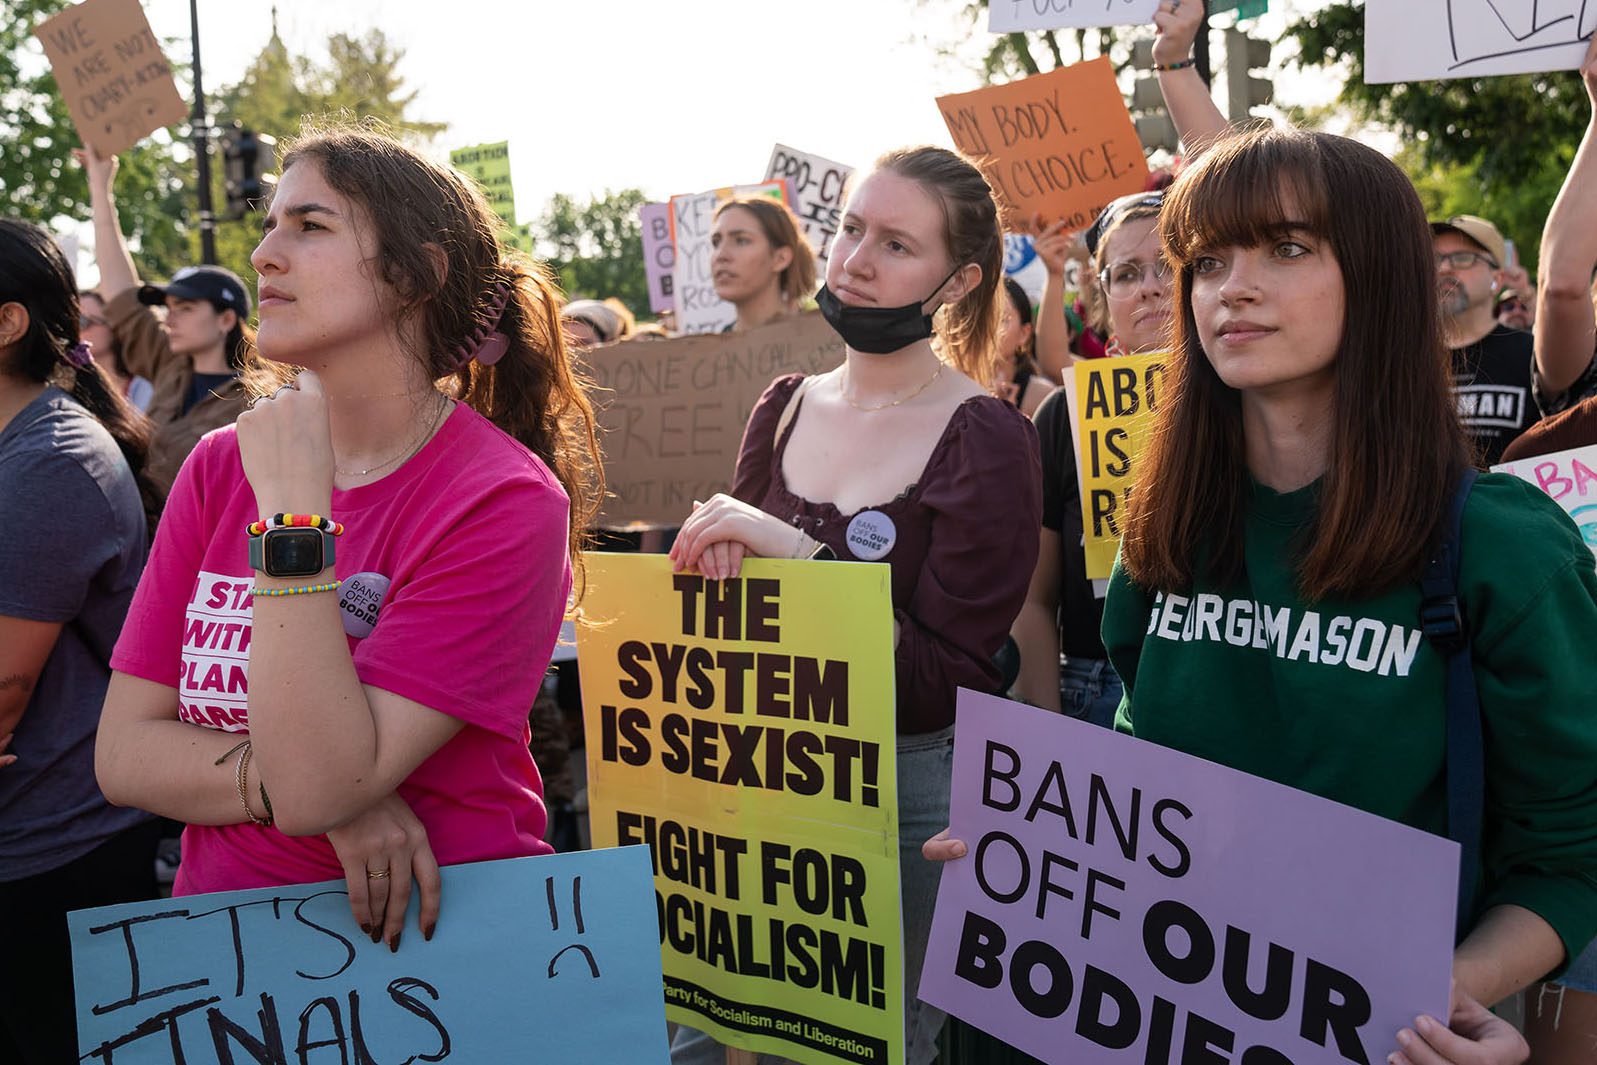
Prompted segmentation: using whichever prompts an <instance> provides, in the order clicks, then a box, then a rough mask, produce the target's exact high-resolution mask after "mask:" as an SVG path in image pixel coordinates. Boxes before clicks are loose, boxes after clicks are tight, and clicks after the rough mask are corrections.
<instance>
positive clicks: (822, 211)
mask: <svg viewBox="0 0 1597 1065" xmlns="http://www.w3.org/2000/svg"><path fill="white" fill-rule="evenodd" d="M853 172H854V168H853V167H851V166H844V165H843V164H842V163H834V162H832V160H830V159H826V158H823V157H822V156H819V155H811V154H809V153H808V152H801V151H799V150H798V149H797V148H789V147H788V146H787V145H785V144H778V145H777V146H776V147H775V148H774V149H772V151H771V161H770V163H768V164H767V165H766V167H765V180H766V181H786V182H788V183H789V185H790V187H791V190H792V196H791V197H790V199H789V206H791V207H792V208H793V213H794V214H795V215H797V216H798V220H799V222H800V223H801V224H802V225H803V226H804V239H805V240H807V241H809V242H810V247H811V248H812V249H814V251H815V258H816V260H817V267H818V269H817V271H816V272H817V273H819V274H820V275H821V276H822V277H823V278H824V277H825V275H826V257H827V255H828V254H829V253H830V252H831V250H832V238H833V237H834V236H836V235H837V223H838V219H839V217H840V216H841V215H842V213H843V186H844V185H845V184H846V183H847V182H848V176H849V175H850V174H852V173H853Z"/></svg>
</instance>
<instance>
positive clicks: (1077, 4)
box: [987, 0, 1159, 33]
mask: <svg viewBox="0 0 1597 1065" xmlns="http://www.w3.org/2000/svg"><path fill="white" fill-rule="evenodd" d="M1158 9H1159V0H990V2H989V3H988V5H987V15H988V20H987V29H988V30H989V31H990V32H992V33H1014V32H1016V31H1025V30H1057V29H1061V28H1064V27H1072V28H1074V27H1078V26H1141V25H1143V24H1145V23H1148V22H1152V21H1153V14H1154V12H1155V11H1157V10H1158Z"/></svg>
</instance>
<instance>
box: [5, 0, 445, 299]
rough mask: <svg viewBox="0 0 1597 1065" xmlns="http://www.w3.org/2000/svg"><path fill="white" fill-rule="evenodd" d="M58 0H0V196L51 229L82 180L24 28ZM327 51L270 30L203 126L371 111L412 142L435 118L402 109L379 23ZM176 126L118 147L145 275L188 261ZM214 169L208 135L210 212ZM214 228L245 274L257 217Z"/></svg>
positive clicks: (121, 198) (187, 189)
mask: <svg viewBox="0 0 1597 1065" xmlns="http://www.w3.org/2000/svg"><path fill="white" fill-rule="evenodd" d="M69 2H70V0H0V145H3V146H4V147H3V148H0V202H3V203H4V205H5V211H6V213H8V214H10V215H13V216H18V217H21V218H25V219H28V220H30V221H34V222H38V223H39V224H41V225H45V226H49V227H51V228H53V229H55V230H56V231H57V232H60V231H64V230H66V229H68V228H71V227H72V226H74V225H77V224H86V223H87V222H88V221H89V217H90V212H89V193H88V184H87V182H86V181H85V180H84V175H83V171H82V168H80V167H79V166H78V165H77V163H76V162H75V161H74V160H73V159H72V149H73V148H75V147H77V146H78V144H79V139H78V134H77V130H76V129H75V128H74V126H73V124H72V119H71V116H70V115H69V114H68V113H67V109H66V104H65V102H64V101H63V100H62V98H61V94H60V92H59V91H58V90H57V87H56V83H55V78H54V76H53V75H51V73H50V67H49V63H48V61H47V60H46V59H45V56H44V49H43V48H42V47H41V46H40V45H39V42H38V41H37V40H36V39H35V38H34V37H33V28H34V27H35V26H37V25H38V24H39V23H40V22H42V21H44V20H45V19H46V18H49V17H50V16H51V15H54V14H55V13H57V12H58V11H61V10H63V9H64V8H66V7H67V6H68V3H69ZM163 46H164V49H165V51H166V55H167V57H168V60H169V61H171V62H172V63H173V67H174V70H175V71H176V74H177V78H178V88H179V91H180V92H182V93H183V94H184V95H185V96H189V95H190V94H191V90H190V87H189V86H188V85H187V84H186V83H185V82H186V80H187V76H188V71H187V68H186V67H182V66H180V65H179V64H178V62H177V60H178V59H179V57H182V56H185V55H186V54H187V41H186V40H181V41H165V42H163ZM327 50H328V58H327V59H326V61H325V62H316V61H312V60H310V59H307V58H305V57H293V56H290V55H289V54H288V51H287V49H286V48H285V47H284V46H283V42H282V41H281V39H279V38H278V37H277V35H276V33H275V32H274V33H273V35H272V39H271V41H269V42H268V44H267V46H266V48H265V49H263V50H262V52H261V54H260V55H259V56H258V57H257V58H256V60H255V61H254V62H253V63H252V64H251V65H250V67H249V68H248V69H247V70H246V71H245V73H244V76H243V77H242V78H241V79H239V81H238V82H237V83H235V84H233V85H228V86H224V87H223V88H222V89H221V90H220V91H218V92H214V93H211V94H208V101H207V102H208V104H209V110H210V112H211V121H212V123H213V125H215V126H218V127H221V126H225V125H227V124H229V123H231V122H233V121H239V122H241V123H243V124H245V125H248V126H249V127H250V128H252V129H256V130H259V131H260V132H263V133H270V134H272V135H273V136H276V137H279V138H283V137H287V136H290V135H292V134H294V133H296V132H298V130H299V128H300V122H301V119H302V118H303V117H304V116H307V115H319V114H329V113H330V114H336V115H339V116H347V117H352V118H365V117H368V116H369V117H374V118H377V119H380V120H382V121H383V122H385V123H387V124H388V125H389V126H390V127H391V128H393V129H394V130H395V131H396V132H398V133H399V134H400V135H401V136H404V137H408V138H410V139H413V140H417V141H424V140H426V139H427V138H430V137H432V136H434V135H436V134H437V133H439V132H441V131H442V130H443V129H445V125H444V124H443V123H435V122H423V121H420V120H419V119H417V118H416V117H415V116H414V115H413V114H412V113H411V112H412V109H413V106H414V104H415V99H416V93H415V92H413V91H412V92H407V91H405V86H404V82H403V79H401V77H400V76H399V73H398V66H399V63H400V61H401V60H402V59H403V58H404V52H403V51H402V50H401V49H399V48H396V47H394V46H393V45H392V44H391V43H390V42H389V41H388V39H387V38H386V37H385V36H384V35H383V33H382V31H381V30H372V31H370V32H368V33H366V34H365V35H363V36H350V35H348V34H334V35H333V37H332V38H331V39H330V40H329V41H328V47H327ZM187 133H188V130H187V129H186V128H174V129H173V130H170V131H162V132H158V133H155V134H153V135H152V136H150V137H146V138H145V139H144V140H143V141H141V142H140V143H139V144H138V146H136V147H134V148H132V149H131V150H129V151H127V152H125V153H123V155H122V157H121V167H120V169H119V172H118V174H117V179H116V199H117V208H118V213H119V215H120V217H121V221H122V229H123V232H124V233H125V234H126V235H127V238H128V244H129V245H130V246H131V247H132V248H133V252H134V258H135V261H136V262H137V263H138V267H139V272H140V273H141V274H142V275H143V276H146V277H149V278H166V277H170V276H171V275H172V274H173V273H174V272H176V271H177V270H178V269H179V268H181V267H183V266H185V265H188V264H190V263H194V262H198V261H199V257H200V250H199V228H198V201H197V198H196V196H195V192H194V189H195V184H196V180H197V179H196V176H195V161H194V152H193V148H192V146H191V145H190V144H189V143H188V142H187V141H186V140H184V139H183V138H184V137H185V136H186V135H187ZM222 169H223V168H222V158H221V152H220V149H219V146H213V151H212V155H211V170H212V202H213V204H214V205H215V208H216V211H217V213H219V214H220V213H221V211H222V207H223V204H224V203H225V198H224V197H223V194H222V190H223V173H222ZM216 236H217V258H218V259H219V260H220V261H221V263H222V264H223V265H224V266H227V267H229V268H230V269H232V270H234V271H236V272H237V273H238V274H240V275H241V276H242V277H244V278H245V279H246V280H248V279H252V278H253V276H254V272H253V271H252V270H251V269H250V266H249V254H250V251H251V250H252V249H253V248H254V247H255V244H256V243H257V241H258V240H259V239H260V218H259V216H246V217H245V218H244V219H242V220H239V221H234V222H230V221H218V223H217V229H216Z"/></svg>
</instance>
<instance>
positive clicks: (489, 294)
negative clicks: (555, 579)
mask: <svg viewBox="0 0 1597 1065" xmlns="http://www.w3.org/2000/svg"><path fill="white" fill-rule="evenodd" d="M302 161H310V162H312V163H314V164H315V165H316V167H317V168H318V169H319V170H320V171H321V173H322V176H323V177H324V178H325V179H326V180H327V183H328V184H329V185H331V186H332V187H333V188H334V189H335V190H337V191H338V192H339V193H341V194H342V195H344V196H346V197H348V198H349V199H350V200H351V201H353V202H355V203H358V204H360V205H361V207H362V208H364V209H365V211H366V213H367V215H368V217H369V218H370V219H371V220H372V232H373V234H374V235H375V236H376V238H377V242H378V247H377V261H378V266H379V270H380V272H381V276H382V279H383V280H384V281H385V282H386V283H387V284H389V285H390V286H392V287H393V289H394V290H395V291H396V292H398V293H400V294H401V296H402V297H404V298H403V299H402V300H401V301H400V312H399V313H400V314H401V315H403V316H404V324H405V325H407V326H408V327H409V328H410V329H411V336H413V337H414V344H415V355H416V358H417V359H418V360H420V361H421V362H422V363H423V364H424V365H425V366H426V368H427V374H428V377H429V378H430V379H432V380H434V381H437V380H440V379H442V378H446V377H448V378H452V379H453V380H452V382H451V387H450V391H451V393H452V394H453V395H455V396H456V397H458V398H459V399H460V400H461V402H463V403H465V404H467V405H468V406H470V407H471V408H472V409H473V410H476V411H477V412H478V413H480V414H482V415H483V416H484V417H486V418H487V419H488V420H489V421H491V422H493V424H494V425H496V426H498V427H499V428H500V429H502V430H503V431H504V432H506V433H508V434H509V435H511V436H513V437H515V438H516V439H517V440H519V441H520V442H521V443H522V444H524V445H525V446H526V447H527V449H528V450H530V451H531V452H532V453H533V454H535V455H537V456H538V457H539V458H540V459H542V460H543V461H544V463H545V464H546V465H548V467H549V469H550V470H551V471H553V473H554V475H555V476H556V477H557V478H559V480H560V484H561V485H562V486H563V487H564V488H565V490H566V494H567V495H568V496H569V497H570V499H571V519H570V534H569V537H570V538H569V543H568V547H569V550H570V552H571V559H572V565H573V568H574V570H575V571H576V577H577V580H578V589H579V593H580V588H581V580H582V576H583V573H584V570H583V566H582V546H583V543H584V541H585V538H586V535H587V529H588V527H589V526H590V525H591V524H592V519H593V516H594V514H595V513H596V512H597V511H598V508H599V501H600V499H601V498H602V496H603V492H604V470H603V466H602V465H601V462H600V458H599V443H598V439H597V436H596V434H595V423H594V415H593V407H592V405H591V403H590V402H589V399H588V392H589V388H590V385H589V383H588V381H587V380H586V379H585V378H584V377H583V375H582V373H581V372H580V371H579V370H578V369H577V368H576V367H575V366H574V365H573V364H572V361H571V358H570V355H569V353H568V352H567V350H566V344H565V338H564V334H563V332H562V331H561V328H560V295H559V290H558V289H557V287H556V286H555V283H554V281H553V280H552V278H551V275H550V274H549V271H548V270H547V269H545V268H544V267H543V265H542V264H539V263H535V262H533V261H532V260H530V259H528V258H526V257H525V256H522V255H520V254H519V253H516V252H509V251H506V250H505V249H503V248H501V247H500V245H499V240H498V237H497V235H496V234H497V232H498V228H499V220H498V219H497V217H496V216H495V215H494V214H493V212H492V211H490V210H489V208H488V203H487V201H486V200H485V199H484V198H483V195H482V193H481V192H480V191H479V190H478V189H477V187H476V186H475V185H473V184H472V183H471V182H469V181H467V180H465V179H464V178H463V177H461V176H460V175H459V174H457V173H456V172H454V171H453V170H449V169H446V168H444V167H442V166H439V165H437V164H436V163H433V162H431V161H429V160H427V159H426V158H424V157H422V156H421V155H419V154H417V153H416V152H414V151H412V150H411V149H409V148H407V147H405V146H404V145H403V144H401V143H399V141H397V140H395V139H394V138H393V137H391V136H389V135H388V134H387V133H386V132H384V131H382V130H381V129H380V128H378V127H376V126H374V125H372V124H370V123H363V124H361V125H358V126H335V127H331V128H326V129H314V130H310V131H308V132H307V133H305V134H304V135H302V137H301V138H300V139H299V140H298V141H296V142H295V143H294V144H293V145H292V147H291V148H290V150H289V151H288V153H287V154H286V155H285V156H284V158H283V168H284V169H285V170H287V169H288V168H289V167H291V166H294V165H295V164H297V163H299V162H302ZM440 250H441V251H442V252H443V254H444V255H445V256H446V261H445V264H444V266H445V268H444V269H443V270H439V269H438V265H439V264H438V262H437V261H436V259H435V256H436V255H437V253H438V252H439V251H440ZM506 287H508V289H509V292H510V297H509V299H508V301H507V302H506V304H505V308H504V315H503V317H501V318H500V319H499V323H498V328H499V331H500V332H501V333H503V334H504V335H505V336H506V337H507V338H509V341H510V345H509V348H508V350H507V351H506V353H505V355H504V357H503V358H501V359H500V360H499V361H498V362H497V363H495V364H494V365H492V366H483V365H482V364H481V363H477V362H468V363H466V365H465V366H464V367H457V366H456V364H455V353H456V352H457V351H458V350H459V349H460V348H461V346H462V345H463V344H466V343H468V341H469V339H470V338H471V337H472V336H473V335H474V334H477V333H478V332H479V330H480V329H481V328H482V327H483V326H484V324H485V323H486V322H487V320H488V318H489V317H490V315H491V309H492V307H493V304H494V300H495V297H496V295H497V294H499V293H500V292H503V291H504V290H505V288H506Z"/></svg>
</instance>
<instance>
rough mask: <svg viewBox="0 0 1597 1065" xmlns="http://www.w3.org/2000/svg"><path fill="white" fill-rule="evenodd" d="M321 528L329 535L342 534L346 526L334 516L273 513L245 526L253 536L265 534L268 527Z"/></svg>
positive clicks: (246, 530)
mask: <svg viewBox="0 0 1597 1065" xmlns="http://www.w3.org/2000/svg"><path fill="white" fill-rule="evenodd" d="M295 528H308V529H320V530H322V532H324V533H327V534H328V535H329V536H342V535H343V534H344V527H343V526H342V525H340V524H339V523H338V522H336V521H334V520H333V519H332V518H324V517H322V516H321V515H320V514H273V515H272V516H271V517H270V518H262V519H261V520H260V521H253V522H250V524H249V525H248V526H247V527H246V528H245V530H244V531H245V532H247V533H249V534H250V535H251V536H261V535H264V534H265V532H266V530H267V529H295Z"/></svg>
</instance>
